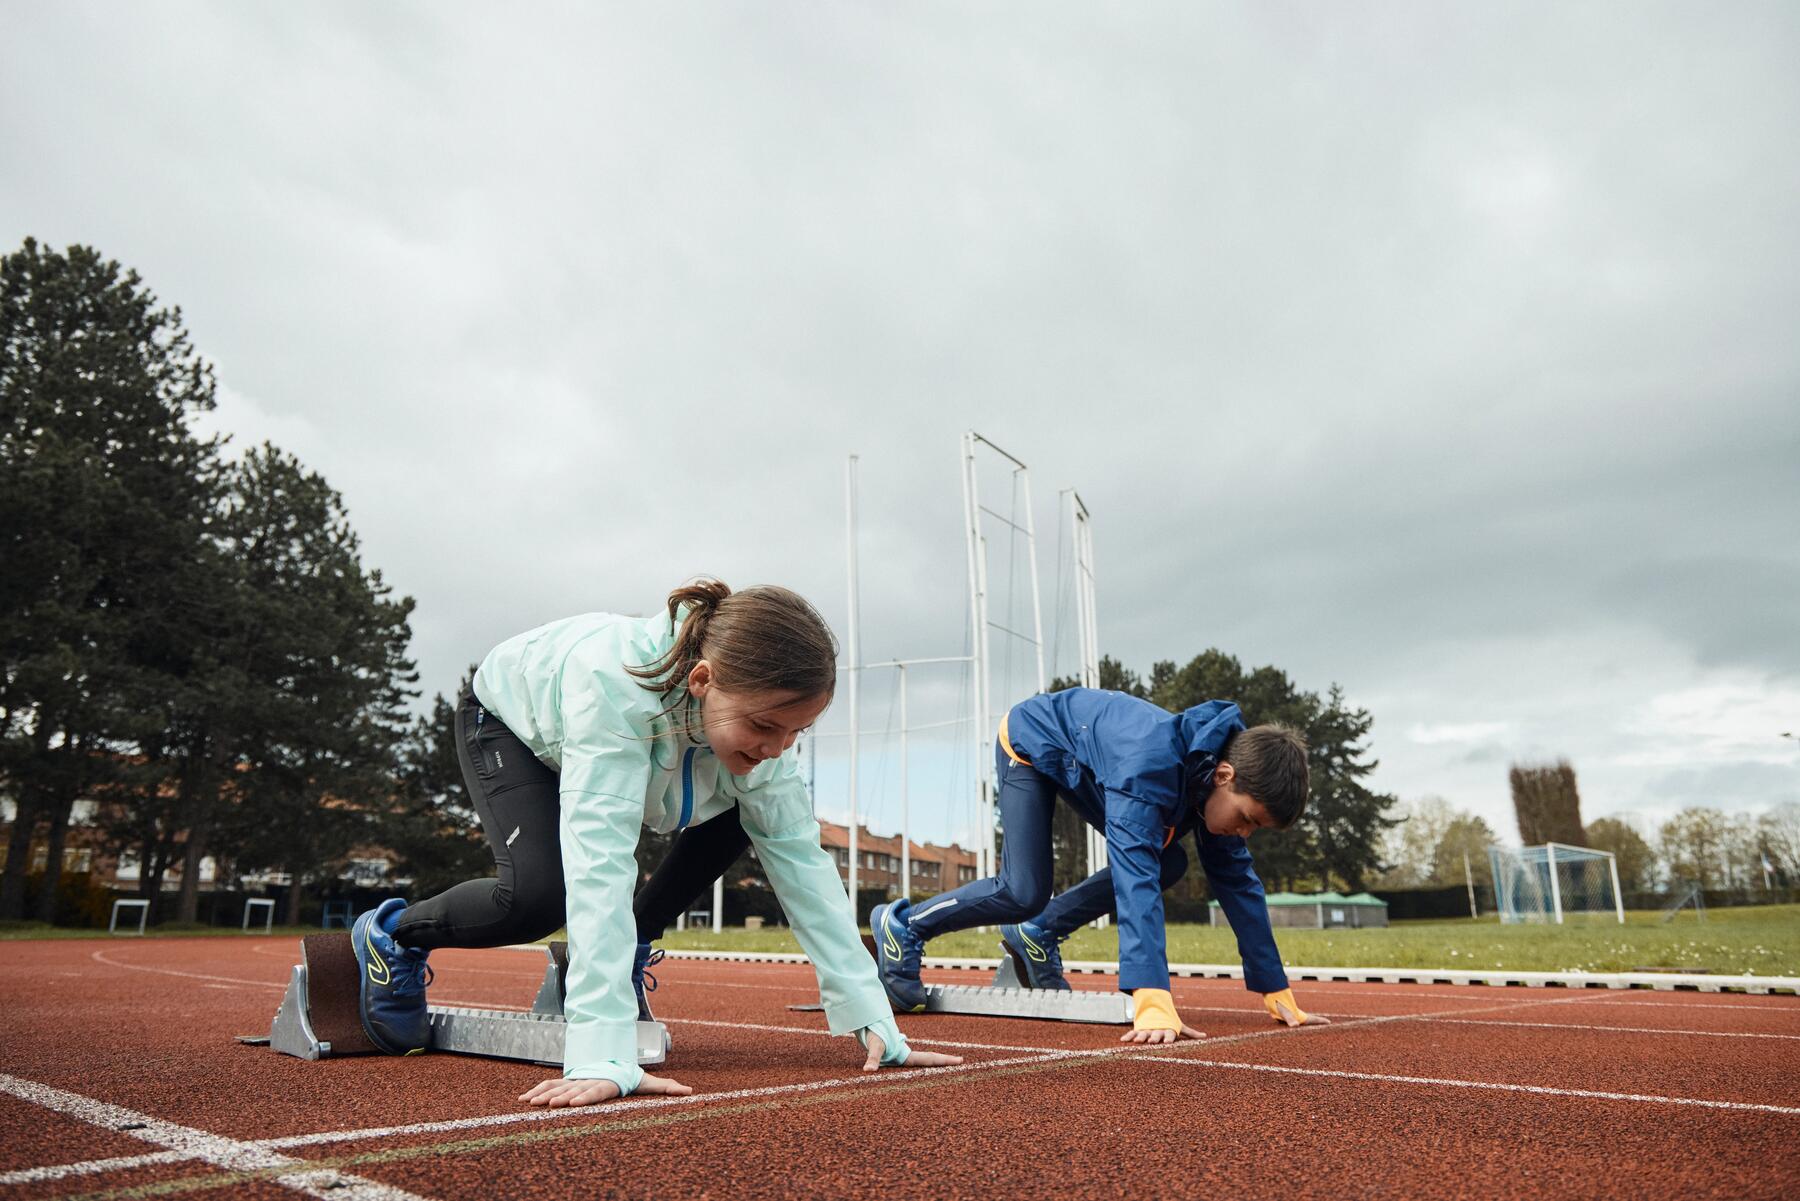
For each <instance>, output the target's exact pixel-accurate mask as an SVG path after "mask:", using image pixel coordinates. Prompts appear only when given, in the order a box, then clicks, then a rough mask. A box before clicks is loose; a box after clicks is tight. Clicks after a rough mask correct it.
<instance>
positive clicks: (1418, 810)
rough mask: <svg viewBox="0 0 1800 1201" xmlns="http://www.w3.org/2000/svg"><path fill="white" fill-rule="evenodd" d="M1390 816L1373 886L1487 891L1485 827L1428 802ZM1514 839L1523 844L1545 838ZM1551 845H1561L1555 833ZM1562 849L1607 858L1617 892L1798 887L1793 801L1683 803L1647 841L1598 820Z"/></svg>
mask: <svg viewBox="0 0 1800 1201" xmlns="http://www.w3.org/2000/svg"><path fill="white" fill-rule="evenodd" d="M1399 812H1400V815H1401V817H1402V819H1403V820H1402V821H1401V823H1400V824H1399V825H1398V826H1396V827H1395V828H1394V830H1393V831H1392V832H1391V834H1390V836H1389V837H1388V839H1387V841H1386V842H1385V844H1384V846H1383V855H1384V857H1385V858H1386V859H1387V861H1388V864H1389V866H1388V868H1387V870H1386V871H1384V872H1383V873H1382V874H1381V875H1380V877H1379V878H1378V879H1377V883H1378V884H1379V885H1380V886H1381V887H1385V888H1417V887H1449V886H1451V885H1462V884H1464V883H1465V882H1466V881H1467V880H1469V879H1472V880H1473V882H1474V884H1475V885H1476V886H1477V887H1480V888H1491V887H1492V886H1493V882H1494V881H1493V869H1492V867H1491V865H1490V864H1489V862H1488V850H1489V848H1491V847H1495V846H1498V845H1500V840H1499V837H1498V836H1497V835H1496V834H1495V832H1494V830H1493V829H1492V828H1491V827H1490V826H1489V825H1488V824H1487V822H1486V821H1485V820H1483V819H1482V818H1480V817H1478V816H1476V815H1475V814H1472V813H1469V812H1467V811H1465V810H1461V809H1458V808H1456V807H1455V806H1453V805H1452V804H1451V803H1450V802H1449V801H1447V800H1445V799H1444V798H1443V797H1436V796H1430V797H1422V798H1420V799H1417V800H1413V801H1408V802H1405V803H1403V804H1402V805H1401V807H1400V810H1399ZM1522 838H1523V839H1524V841H1525V842H1526V843H1527V844H1528V845H1535V844H1538V843H1541V842H1544V841H1546V840H1545V839H1543V838H1535V839H1533V838H1524V836H1523V835H1522ZM1555 841H1559V842H1571V839H1570V838H1569V837H1568V836H1567V835H1566V832H1565V836H1564V837H1563V838H1559V839H1556V840H1555ZM1572 845H1576V846H1588V847H1592V848H1594V849H1595V850H1599V851H1610V852H1611V853H1612V854H1613V856H1614V860H1615V862H1616V863H1617V865H1618V869H1619V887H1620V889H1621V890H1623V891H1624V892H1625V893H1626V894H1627V895H1629V894H1631V893H1644V892H1652V891H1660V890H1663V889H1666V888H1668V887H1671V886H1673V885H1675V884H1676V883H1678V882H1681V881H1688V882H1692V883H1697V884H1699V885H1700V886H1701V887H1702V888H1706V889H1724V890H1730V891H1735V892H1754V891H1757V890H1759V889H1762V888H1763V887H1764V886H1765V884H1771V883H1772V884H1774V885H1775V886H1777V887H1782V888H1792V887H1795V886H1796V885H1797V884H1800V802H1794V801H1788V802H1786V803H1784V804H1781V805H1777V806H1776V807H1775V808H1773V809H1771V810H1770V811H1768V812H1766V813H1762V814H1755V815H1752V814H1748V813H1727V812H1724V811H1723V810H1720V809H1717V808H1714V807H1712V806H1708V805H1696V806H1690V807H1688V808H1685V809H1683V810H1681V811H1680V812H1679V813H1677V814H1675V816H1673V817H1671V818H1669V819H1668V820H1667V821H1664V822H1662V823H1661V824H1660V825H1659V826H1658V827H1657V828H1656V829H1655V830H1653V831H1651V832H1650V833H1649V835H1648V836H1647V837H1646V836H1645V835H1644V834H1641V833H1639V832H1638V830H1637V828H1636V827H1634V826H1633V825H1631V824H1630V823H1628V822H1627V821H1626V820H1625V819H1624V818H1622V817H1617V816H1609V817H1602V818H1599V819H1597V820H1595V821H1592V822H1588V823H1587V824H1586V825H1585V826H1580V827H1578V828H1577V834H1576V837H1575V838H1574V839H1573V841H1572ZM1465 855H1466V856H1467V860H1466V863H1467V868H1468V875H1467V876H1465V874H1464V865H1465V859H1464V856H1465ZM1765 863H1766V864H1767V865H1768V870H1767V872H1765V871H1764V864H1765Z"/></svg>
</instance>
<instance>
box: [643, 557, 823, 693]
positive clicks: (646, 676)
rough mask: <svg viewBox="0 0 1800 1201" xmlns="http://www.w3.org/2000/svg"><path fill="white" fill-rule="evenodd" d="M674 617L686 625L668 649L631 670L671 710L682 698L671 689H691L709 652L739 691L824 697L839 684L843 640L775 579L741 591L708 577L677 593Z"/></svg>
mask: <svg viewBox="0 0 1800 1201" xmlns="http://www.w3.org/2000/svg"><path fill="white" fill-rule="evenodd" d="M684 605H685V606H687V616H686V617H683V616H681V613H680V610H681V608H682V606H684ZM669 622H670V624H671V625H673V624H675V623H679V627H678V628H677V630H676V633H675V645H674V646H672V647H670V648H669V651H668V653H667V654H665V655H663V656H662V657H661V658H660V659H657V660H656V661H655V662H653V663H647V664H645V665H644V666H642V667H632V668H627V669H626V670H627V671H629V672H630V673H631V674H632V675H634V676H636V677H637V678H638V680H639V681H640V683H641V684H642V686H643V687H644V688H646V689H648V690H649V691H651V692H654V693H657V694H658V695H660V696H661V697H662V698H663V699H664V701H665V702H668V704H669V708H670V709H671V710H672V709H674V708H676V707H677V706H678V705H679V704H680V703H681V700H682V698H681V697H679V696H673V695H671V694H673V693H676V692H678V691H680V690H683V689H685V688H686V686H687V679H688V675H689V673H691V672H692V671H693V670H694V665H695V664H696V663H698V662H700V660H701V659H706V660H707V661H708V662H709V663H710V664H711V665H712V669H713V678H714V679H715V680H717V681H718V683H719V686H720V687H722V688H726V689H729V690H733V691H739V690H741V691H744V692H786V693H793V694H795V695H797V696H801V697H816V696H829V695H831V693H832V692H833V691H834V690H835V688H836V687H837V651H838V647H837V639H835V638H833V637H832V635H831V628H830V627H829V626H827V625H826V624H825V619H824V618H823V617H821V616H819V611H818V610H817V609H814V608H813V607H812V605H810V604H809V603H807V601H806V598H805V597H803V596H801V595H800V594H799V593H797V592H792V591H789V590H788V589H786V588H777V587H773V586H768V585H765V586H761V587H756V588H746V589H744V590H743V591H742V592H733V591H732V590H731V589H730V588H728V587H727V586H726V585H725V584H724V582H723V581H720V580H714V579H706V578H701V579H698V580H696V581H694V582H693V583H691V584H685V585H683V586H682V587H680V588H677V589H675V591H673V592H671V593H669Z"/></svg>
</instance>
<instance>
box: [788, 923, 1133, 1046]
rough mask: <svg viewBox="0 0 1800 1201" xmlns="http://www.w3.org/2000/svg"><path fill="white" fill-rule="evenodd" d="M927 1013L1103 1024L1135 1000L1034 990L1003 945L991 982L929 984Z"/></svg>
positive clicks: (1128, 1017) (1119, 1021)
mask: <svg viewBox="0 0 1800 1201" xmlns="http://www.w3.org/2000/svg"><path fill="white" fill-rule="evenodd" d="M863 945H864V946H865V947H867V948H868V950H869V955H870V956H871V957H873V956H875V955H877V954H879V952H878V951H877V950H876V949H875V940H874V938H872V937H870V936H869V935H867V934H865V935H863ZM788 1008H789V1009H793V1010H819V1009H823V1008H824V1006H823V1005H790V1006H788ZM925 1012H926V1013H964V1014H974V1015H977V1016H981V1017H994V1018H1035V1019H1038V1020H1041V1021H1051V1022H1092V1023H1096V1024H1098V1025H1103V1026H1129V1025H1131V1022H1132V1018H1133V1016H1134V1015H1135V1012H1136V1003H1135V1002H1134V1001H1133V1000H1132V999H1131V998H1130V997H1129V996H1127V995H1126V994H1125V993H1118V992H1073V991H1071V992H1063V991H1061V990H1060V989H1048V988H1033V987H1031V977H1030V975H1029V974H1027V973H1026V971H1025V965H1024V964H1023V963H1020V962H1019V960H1018V957H1017V956H1016V955H1014V954H1013V952H1012V950H1011V949H1010V948H1008V947H1007V946H1006V945H1005V944H1004V943H1002V944H1001V958H1000V970H999V971H997V972H995V973H994V982H993V984H991V985H974V984H927V985H926V986H925Z"/></svg>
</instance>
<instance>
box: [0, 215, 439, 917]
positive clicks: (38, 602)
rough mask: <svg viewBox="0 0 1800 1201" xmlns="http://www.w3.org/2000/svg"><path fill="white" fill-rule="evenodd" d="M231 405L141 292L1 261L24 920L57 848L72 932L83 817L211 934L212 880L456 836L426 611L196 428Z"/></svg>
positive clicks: (314, 868) (11, 687)
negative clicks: (35, 854) (420, 696)
mask: <svg viewBox="0 0 1800 1201" xmlns="http://www.w3.org/2000/svg"><path fill="white" fill-rule="evenodd" d="M215 389H216V382H215V378H214V372H213V368H212V366H211V364H210V363H208V362H207V361H206V360H205V359H204V358H203V357H202V356H201V355H200V354H199V353H198V351H196V350H195V348H194V346H193V343H192V341H191V339H190V337H189V335H188V333H187V331H186V329H185V327H184V325H183V322H182V316H181V311H180V309H179V308H174V307H168V306H165V305H163V304H161V303H160V302H159V301H158V300H157V298H156V296H155V295H154V294H153V293H152V292H151V291H150V290H149V289H148V288H147V287H146V286H145V284H144V282H143V281H142V279H141V278H140V277H139V276H138V275H137V273H136V272H134V271H128V270H124V269H122V268H121V267H120V266H119V264H117V263H116V262H113V261H110V260H107V259H105V258H103V257H102V256H101V255H100V254H99V253H98V252H96V251H94V250H93V249H91V248H89V247H85V246H74V247H70V248H69V249H68V250H67V252H57V251H55V250H53V249H49V248H46V247H44V246H41V245H39V244H38V243H37V242H36V241H35V240H31V239H27V240H26V242H25V243H24V245H23V247H22V248H20V249H19V250H18V251H16V252H14V253H12V254H10V255H7V256H6V257H5V258H4V260H0V514H3V515H4V519H5V520H4V534H3V535H0V536H3V537H4V539H5V548H6V549H5V561H6V570H5V572H4V573H0V792H3V793H4V794H5V795H6V796H7V797H8V798H9V799H10V800H11V801H12V804H13V808H14V820H13V823H12V829H11V833H10V837H9V841H8V845H7V847H6V860H5V866H4V869H3V870H0V919H16V918H20V917H23V916H25V915H26V908H27V906H26V900H27V877H28V875H29V874H31V867H32V864H31V862H30V860H31V856H30V854H29V851H30V849H31V847H32V845H33V843H34V840H36V839H38V838H40V837H41V838H42V839H44V840H45V841H46V842H47V854H46V856H45V858H44V868H43V878H42V879H41V880H39V881H33V883H34V884H35V886H36V889H35V890H36V894H37V895H36V899H35V904H34V906H33V910H34V912H33V914H32V916H35V917H37V918H39V919H41V920H46V921H51V920H55V918H56V916H57V909H58V900H59V887H58V885H59V877H60V874H61V872H62V867H63V858H64V857H63V851H64V846H65V840H66V838H67V835H68V831H69V829H70V826H71V818H72V817H73V816H75V808H76V805H77V803H78V802H82V801H88V802H93V803H94V804H95V808H94V812H93V813H92V815H91V820H92V822H94V823H95V824H96V825H97V827H98V829H99V831H100V833H101V835H102V836H103V838H104V840H105V844H106V846H107V847H109V848H112V849H114V850H117V851H119V852H123V853H128V854H131V855H133V856H135V858H136V860H137V862H138V865H139V871H140V890H141V891H142V892H143V894H144V895H146V896H155V895H158V893H159V892H160V890H161V885H162V881H163V880H164V878H165V877H166V876H167V875H168V874H169V873H170V872H171V871H172V870H178V871H179V874H180V881H181V887H180V893H179V899H178V903H177V913H176V915H175V916H176V918H177V920H187V921H192V920H193V919H194V916H195V911H196V902H197V890H198V885H199V880H200V875H201V872H200V866H201V863H202V861H203V860H205V859H208V858H210V859H212V860H213V861H214V862H216V863H219V864H222V865H229V866H231V867H234V868H235V869H236V870H239V871H246V870H267V871H279V872H284V873H286V874H287V875H288V876H289V877H290V878H291V879H292V880H293V881H294V882H295V884H296V885H298V884H299V883H300V882H301V881H303V880H305V879H307V878H308V877H310V876H317V875H319V874H320V873H322V872H325V871H328V870H329V869H331V868H332V866H333V865H338V864H341V863H342V862H343V861H344V859H345V858H346V857H347V856H348V855H350V853H351V852H352V851H353V850H354V849H355V848H356V847H357V846H359V845H363V844H368V843H371V842H373V843H377V844H380V843H383V842H390V841H395V840H396V838H395V835H398V839H397V840H398V841H401V842H410V843H414V844H420V845H423V841H424V840H421V839H420V838H418V837H416V835H417V833H418V831H419V829H420V828H421V827H425V828H430V829H432V830H436V829H438V828H442V827H446V826H449V827H452V828H454V826H455V825H456V822H455V820H454V818H455V815H454V814H453V813H452V814H446V813H445V812H444V811H443V810H444V802H443V798H442V797H441V796H439V795H428V794H429V792H430V788H431V787H433V786H434V783H433V781H431V780H430V771H429V770H428V769H429V768H430V767H431V766H432V764H431V756H432V754H433V753H436V754H439V755H440V757H441V752H442V748H441V747H440V748H436V750H435V751H434V750H433V749H432V748H431V747H430V746H428V744H427V742H426V740H425V735H426V733H427V732H426V731H424V730H423V729H422V728H421V727H420V726H419V724H418V723H412V722H410V721H409V716H408V706H409V704H410V702H411V701H412V700H413V698H414V697H415V696H416V692H415V690H414V688H413V685H414V683H415V681H416V673H415V672H414V668H413V663H412V660H411V659H410V658H409V657H408V644H409V641H410V638H411V631H410V628H409V625H408V619H409V615H410V614H411V612H412V609H413V601H412V599H411V598H410V597H405V596H398V595H396V594H395V593H394V591H393V589H392V588H391V587H390V586H389V585H388V584H387V583H386V582H385V581H384V580H383V579H382V575H381V572H380V571H379V570H378V569H375V568H373V567H371V566H369V565H368V564H366V563H365V562H364V561H363V555H362V549H361V545H360V542H359V540H358V538H357V535H356V533H355V531H354V530H353V529H352V528H351V524H350V520H349V515H348V513H347V512H346V510H345V506H344V502H343V498H342V497H341V496H340V495H339V494H338V493H337V492H336V491H335V490H334V489H333V488H332V487H331V486H330V485H329V484H328V483H327V482H326V480H325V479H324V478H323V477H322V476H320V475H319V474H318V473H317V472H314V471H311V470H309V469H308V468H307V467H306V466H305V465H304V464H302V463H301V462H300V461H299V460H298V459H296V458H295V457H294V456H293V455H291V454H289V453H287V452H285V451H283V450H281V449H280V448H278V447H276V446H274V445H271V444H267V443H265V444H263V445H261V446H258V447H255V448H253V449H250V450H249V451H248V452H247V453H244V454H242V455H241V456H237V457H232V456H230V455H228V454H227V453H226V451H227V443H226V440H225V439H223V438H220V437H207V436H203V435H202V434H201V433H199V432H198V431H197V429H196V425H195V422H196V418H197V417H198V416H199V415H200V414H203V413H206V412H208V411H209V410H211V409H212V408H213V407H214V403H215ZM439 704H440V707H441V706H442V705H443V701H442V698H439ZM409 832H411V833H412V834H414V835H415V837H412V838H410V839H409V838H408V837H407V835H408V833H409ZM299 892H300V889H299V888H298V887H297V886H296V887H294V888H292V889H290V909H289V913H288V915H287V916H288V918H289V920H292V919H293V918H294V917H295V916H296V909H295V906H296V905H297V902H298V896H299Z"/></svg>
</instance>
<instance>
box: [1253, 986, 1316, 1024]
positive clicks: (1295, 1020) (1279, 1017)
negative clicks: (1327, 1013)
mask: <svg viewBox="0 0 1800 1201" xmlns="http://www.w3.org/2000/svg"><path fill="white" fill-rule="evenodd" d="M1263 1008H1265V1009H1267V1010H1268V1011H1269V1016H1270V1017H1272V1018H1274V1019H1275V1020H1276V1021H1278V1022H1280V1023H1281V1024H1282V1025H1284V1026H1329V1025H1331V1022H1330V1020H1329V1019H1328V1018H1322V1017H1318V1016H1316V1015H1315V1014H1310V1013H1308V1012H1306V1011H1305V1010H1304V1009H1302V1008H1300V1002H1298V1001H1296V1000H1294V990H1293V989H1291V988H1284V989H1282V990H1281V991H1280V992H1271V993H1264V994H1263Z"/></svg>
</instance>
